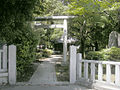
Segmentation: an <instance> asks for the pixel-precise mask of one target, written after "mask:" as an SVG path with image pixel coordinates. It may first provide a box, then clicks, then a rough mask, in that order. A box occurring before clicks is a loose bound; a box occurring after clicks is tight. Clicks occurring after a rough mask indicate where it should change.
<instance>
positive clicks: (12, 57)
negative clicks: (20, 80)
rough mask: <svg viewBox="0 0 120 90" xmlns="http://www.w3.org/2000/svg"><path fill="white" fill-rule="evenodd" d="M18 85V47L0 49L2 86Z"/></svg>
mask: <svg viewBox="0 0 120 90" xmlns="http://www.w3.org/2000/svg"><path fill="white" fill-rule="evenodd" d="M7 83H9V84H11V85H13V84H15V83H16V46H14V45H10V46H8V47H7V46H6V45H4V46H3V48H2V49H0V85H2V84H7Z"/></svg>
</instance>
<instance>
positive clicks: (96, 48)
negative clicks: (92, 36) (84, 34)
mask: <svg viewBox="0 0 120 90" xmlns="http://www.w3.org/2000/svg"><path fill="white" fill-rule="evenodd" d="M98 50H99V48H98V42H97V41H96V42H95V51H98Z"/></svg>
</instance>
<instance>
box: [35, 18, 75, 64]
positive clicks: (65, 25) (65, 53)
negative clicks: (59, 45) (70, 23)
mask: <svg viewBox="0 0 120 90" xmlns="http://www.w3.org/2000/svg"><path fill="white" fill-rule="evenodd" d="M74 17H75V16H51V17H36V18H35V21H47V20H63V24H53V25H41V24H35V27H38V28H63V31H64V34H63V60H64V62H65V63H66V61H67V20H68V19H69V18H74Z"/></svg>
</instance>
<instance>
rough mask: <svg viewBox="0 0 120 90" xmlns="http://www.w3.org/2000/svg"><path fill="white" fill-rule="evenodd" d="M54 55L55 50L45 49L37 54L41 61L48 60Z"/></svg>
mask: <svg viewBox="0 0 120 90" xmlns="http://www.w3.org/2000/svg"><path fill="white" fill-rule="evenodd" d="M52 54H53V50H51V49H43V50H40V51H39V52H38V53H36V58H37V59H40V58H48V57H50V56H51V55H52Z"/></svg>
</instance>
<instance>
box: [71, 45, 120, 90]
mask: <svg viewBox="0 0 120 90" xmlns="http://www.w3.org/2000/svg"><path fill="white" fill-rule="evenodd" d="M70 83H79V84H81V85H84V86H87V87H91V88H96V89H97V88H99V89H100V88H102V89H103V88H106V87H109V88H114V89H115V88H116V89H115V90H117V89H118V88H119V90H120V62H114V61H100V60H98V61H96V60H83V59H82V55H81V54H80V53H76V47H75V46H71V47H70Z"/></svg>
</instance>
